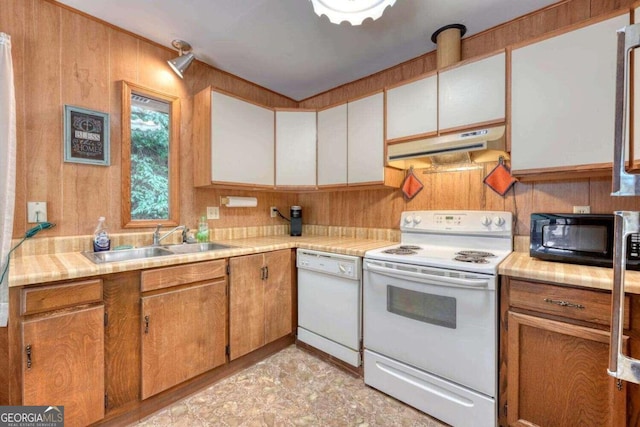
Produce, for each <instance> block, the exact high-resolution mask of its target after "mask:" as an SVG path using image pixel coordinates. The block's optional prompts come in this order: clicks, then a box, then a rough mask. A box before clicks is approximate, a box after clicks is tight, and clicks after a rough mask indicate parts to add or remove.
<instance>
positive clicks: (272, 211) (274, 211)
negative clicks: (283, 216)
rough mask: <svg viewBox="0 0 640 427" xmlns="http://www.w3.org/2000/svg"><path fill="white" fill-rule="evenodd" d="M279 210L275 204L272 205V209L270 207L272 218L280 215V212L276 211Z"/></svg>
mask: <svg viewBox="0 0 640 427" xmlns="http://www.w3.org/2000/svg"><path fill="white" fill-rule="evenodd" d="M277 210H278V208H276V207H275V206H271V209H269V212H270V213H271V218H275V217H277V216H278V213H277V212H276V211H277Z"/></svg>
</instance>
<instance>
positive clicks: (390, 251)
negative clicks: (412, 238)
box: [382, 246, 418, 255]
mask: <svg viewBox="0 0 640 427" xmlns="http://www.w3.org/2000/svg"><path fill="white" fill-rule="evenodd" d="M382 253H384V254H392V255H415V254H417V253H418V252H416V251H414V250H413V249H408V248H406V247H402V246H400V247H398V248H391V249H386V250H384V251H382Z"/></svg>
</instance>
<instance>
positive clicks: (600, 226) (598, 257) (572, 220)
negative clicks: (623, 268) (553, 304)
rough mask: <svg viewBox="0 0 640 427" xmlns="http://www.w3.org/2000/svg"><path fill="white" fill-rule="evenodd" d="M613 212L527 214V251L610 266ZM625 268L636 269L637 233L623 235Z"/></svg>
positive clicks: (638, 265)
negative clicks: (528, 238) (528, 224)
mask: <svg viewBox="0 0 640 427" xmlns="http://www.w3.org/2000/svg"><path fill="white" fill-rule="evenodd" d="M613 224H614V215H613V214H550V213H534V214H531V244H530V246H529V254H530V255H531V256H532V257H534V258H540V259H543V260H547V261H559V262H568V263H572V264H584V265H595V266H599V267H612V266H613ZM627 269H628V270H640V234H631V235H629V236H627Z"/></svg>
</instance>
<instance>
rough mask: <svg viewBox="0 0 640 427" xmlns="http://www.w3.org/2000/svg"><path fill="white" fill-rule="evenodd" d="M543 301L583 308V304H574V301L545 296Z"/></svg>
mask: <svg viewBox="0 0 640 427" xmlns="http://www.w3.org/2000/svg"><path fill="white" fill-rule="evenodd" d="M544 302H548V303H549V304H557V305H560V306H562V307H573V308H577V309H580V310H584V305H582V304H574V303H572V302H568V301H561V300H557V299H551V298H545V299H544Z"/></svg>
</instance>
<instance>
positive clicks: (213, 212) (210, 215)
mask: <svg viewBox="0 0 640 427" xmlns="http://www.w3.org/2000/svg"><path fill="white" fill-rule="evenodd" d="M207 219H220V207H218V206H208V207H207Z"/></svg>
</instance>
